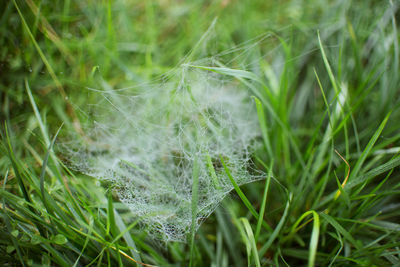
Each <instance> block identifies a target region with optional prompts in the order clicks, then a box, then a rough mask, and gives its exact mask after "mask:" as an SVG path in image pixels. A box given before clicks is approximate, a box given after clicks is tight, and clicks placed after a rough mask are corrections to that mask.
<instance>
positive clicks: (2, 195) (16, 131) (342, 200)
mask: <svg viewBox="0 0 400 267" xmlns="http://www.w3.org/2000/svg"><path fill="white" fill-rule="evenodd" d="M0 7H1V8H0V13H1V16H0V36H1V38H0V47H1V48H0V103H1V105H0V109H1V110H0V118H1V143H0V177H1V180H0V185H1V187H0V199H1V204H0V236H1V238H0V263H1V264H2V265H4V266H9V265H12V266H13V265H15V266H20V265H22V266H142V264H143V263H144V264H149V265H157V266H188V265H189V264H190V265H192V266H246V265H250V266H287V265H289V266H305V265H307V266H354V265H359V266H399V264H400V249H399V248H400V241H399V240H400V224H399V221H400V220H399V219H400V212H399V210H400V209H399V207H400V172H399V165H400V156H399V152H400V149H399V148H400V127H399V123H398V122H399V121H400V90H399V81H400V72H399V48H398V46H399V45H398V42H399V37H398V34H397V33H398V25H397V21H396V18H398V17H399V8H400V5H399V3H398V2H397V1H372V0H366V1H341V0H335V1H327V0H326V1H325V0H324V1H294V0H292V1H279V2H276V1H263V0H256V1H249V2H248V3H246V1H197V0H196V1H187V2H184V1H178V2H173V1H168V0H166V1H135V0H132V1H122V0H114V1H111V0H109V1H106V0H104V1H76V0H65V1H63V2H60V3H57V4H55V3H53V2H51V1H47V0H41V1H33V0H25V1H22V0H13V1H2V2H1V3H0ZM216 18H217V19H216ZM206 32H207V33H208V34H205V33H206ZM199 40H201V41H199ZM226 51H229V53H224V52H226ZM217 54H220V56H219V57H218V58H216V57H215V59H216V60H215V64H213V65H202V61H196V62H194V63H193V61H194V60H197V59H202V58H205V57H208V56H214V55H217ZM217 59H218V60H217ZM181 63H184V64H187V66H190V67H191V68H195V69H200V70H203V71H210V72H215V73H218V74H219V75H221V77H225V78H226V79H227V81H228V82H229V85H232V86H241V87H243V88H246V90H248V92H249V95H251V96H254V98H253V100H252V103H253V105H254V108H255V110H256V112H257V113H256V114H257V115H258V118H257V121H258V122H259V124H260V132H259V141H260V143H261V144H262V145H261V146H260V148H259V149H258V150H256V151H254V155H253V159H254V163H255V166H256V167H257V168H258V169H260V170H262V171H264V173H265V174H266V175H265V178H266V179H265V180H262V181H258V182H254V183H251V184H247V185H245V186H242V187H239V186H238V185H237V184H236V183H235V177H234V176H233V175H232V174H231V172H230V170H229V162H228V159H226V158H224V157H222V156H221V158H220V159H211V158H210V157H208V158H206V159H200V158H199V159H197V160H199V161H200V160H204V164H205V166H207V168H208V170H209V172H210V179H211V180H212V182H213V183H215V185H216V186H220V185H219V181H218V177H217V175H216V170H215V169H214V167H215V166H216V165H215V164H220V165H221V170H223V171H225V174H226V175H227V177H228V178H229V180H230V181H232V184H233V186H234V189H235V190H234V192H232V193H231V194H230V195H229V196H228V197H227V198H226V199H225V200H224V201H223V203H222V204H221V205H220V207H219V208H218V209H217V210H216V211H215V212H214V213H213V214H212V215H211V216H210V217H209V218H207V219H206V220H205V221H204V222H203V224H202V226H201V227H200V229H199V230H198V231H197V232H195V231H194V227H192V229H191V231H190V234H189V236H188V241H189V242H188V243H187V244H184V243H179V242H169V243H163V242H162V241H159V240H154V239H151V238H149V236H148V235H147V233H146V231H143V228H142V227H141V226H140V225H141V222H140V220H141V218H138V217H136V216H135V215H134V214H132V213H131V212H130V211H129V209H128V208H127V207H126V206H125V205H124V204H123V203H121V202H120V201H119V200H118V198H117V196H116V194H115V192H114V191H113V189H112V188H110V186H109V185H108V184H106V183H103V182H99V181H98V180H97V179H96V178H95V177H89V176H86V175H83V174H81V173H80V172H78V171H74V170H71V169H69V168H68V166H69V165H68V159H66V158H65V155H63V154H62V153H59V152H57V149H55V148H56V147H57V145H58V142H59V140H60V141H61V140H65V139H66V138H67V137H68V133H71V132H76V133H77V135H78V136H79V135H83V131H84V130H83V129H84V127H83V125H84V124H85V123H87V122H88V121H89V120H88V118H87V117H86V113H85V112H83V111H82V110H86V109H87V106H88V104H89V103H93V102H94V101H95V97H96V94H92V93H89V90H88V89H86V88H127V87H132V86H137V85H139V84H142V83H144V82H153V81H155V80H157V79H160V77H161V78H166V77H169V76H168V75H164V74H165V73H169V72H171V71H173V70H174V69H175V67H176V66H177V65H179V64H181ZM111 90H112V89H111ZM132 90H134V89H132ZM132 92H134V91H132ZM335 151H337V152H335ZM216 161H218V162H217V163H216ZM197 175H198V173H197V170H196V168H195V169H194V170H193V181H194V182H193V185H192V202H191V204H192V206H191V211H192V218H195V215H196V213H197V212H198V206H197V202H198V201H199V200H198V193H197V190H198V184H197V183H196V181H197V182H198V177H197ZM196 177H197V178H196ZM193 224H195V222H194V221H193V222H192V225H193Z"/></svg>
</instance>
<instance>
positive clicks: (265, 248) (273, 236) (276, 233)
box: [258, 194, 293, 257]
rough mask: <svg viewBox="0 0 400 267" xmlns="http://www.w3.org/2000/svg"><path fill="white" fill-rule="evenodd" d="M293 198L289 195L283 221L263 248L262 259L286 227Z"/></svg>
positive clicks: (280, 221)
mask: <svg viewBox="0 0 400 267" xmlns="http://www.w3.org/2000/svg"><path fill="white" fill-rule="evenodd" d="M292 197H293V196H292V194H290V195H289V199H288V201H287V202H286V207H285V210H284V211H283V214H282V217H281V219H280V220H279V223H278V225H277V226H276V227H275V229H274V231H273V232H272V233H271V235H270V236H269V238H268V240H267V242H266V243H265V244H264V245H263V246H262V247H261V249H260V250H259V252H258V255H259V256H260V257H262V256H263V255H264V254H265V253H266V252H267V251H268V249H269V248H270V246H271V245H272V243H273V242H274V241H275V239H276V238H277V237H278V235H279V233H280V231H281V229H282V227H283V225H284V223H285V221H286V217H287V215H288V212H289V207H290V204H291V201H292Z"/></svg>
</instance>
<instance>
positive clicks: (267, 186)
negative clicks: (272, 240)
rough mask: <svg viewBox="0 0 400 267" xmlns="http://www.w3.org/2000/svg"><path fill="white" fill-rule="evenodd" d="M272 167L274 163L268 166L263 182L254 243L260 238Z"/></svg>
mask: <svg viewBox="0 0 400 267" xmlns="http://www.w3.org/2000/svg"><path fill="white" fill-rule="evenodd" d="M273 165H274V163H273V161H272V162H271V164H270V166H269V171H268V176H267V179H266V181H265V188H264V194H263V199H262V202H261V207H260V213H259V217H258V220H257V227H256V234H255V240H256V243H257V241H258V238H259V236H260V231H261V225H262V221H263V220H264V213H265V206H266V205H267V196H268V190H269V185H270V183H271V177H272V167H273Z"/></svg>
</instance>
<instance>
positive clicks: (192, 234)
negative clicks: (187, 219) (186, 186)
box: [189, 159, 199, 266]
mask: <svg viewBox="0 0 400 267" xmlns="http://www.w3.org/2000/svg"><path fill="white" fill-rule="evenodd" d="M198 190H199V163H198V162H197V159H195V161H194V164H193V174H192V226H191V230H190V261H189V266H193V264H194V252H195V247H194V244H195V242H194V238H195V234H196V227H197V222H196V218H197V202H198V200H199V199H198V197H199V195H198Z"/></svg>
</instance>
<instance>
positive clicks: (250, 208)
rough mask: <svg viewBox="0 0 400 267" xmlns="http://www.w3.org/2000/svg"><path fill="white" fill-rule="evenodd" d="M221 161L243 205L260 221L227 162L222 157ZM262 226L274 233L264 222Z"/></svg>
mask: <svg viewBox="0 0 400 267" xmlns="http://www.w3.org/2000/svg"><path fill="white" fill-rule="evenodd" d="M220 160H221V163H222V166H223V167H224V170H225V173H226V175H227V176H228V178H229V180H230V181H231V183H232V185H233V188H234V189H235V191H236V193H237V194H238V195H239V197H240V199H241V200H242V201H243V204H244V205H245V206H246V207H247V209H248V210H249V211H250V212H251V214H252V215H253V216H254V217H255V218H256V219H257V220H258V218H259V215H258V213H257V211H256V210H255V209H254V207H253V205H251V203H250V201H249V200H248V199H247V197H246V195H245V194H244V193H243V191H242V189H240V187H239V185H238V184H237V183H236V181H235V179H234V178H233V177H232V174H231V172H230V171H229V169H228V167H227V166H226V164H225V161H224V159H223V157H222V156H220ZM262 225H263V226H264V227H265V228H266V229H267V230H268V231H272V229H271V227H270V226H269V225H268V224H267V223H265V222H264V221H263V223H262Z"/></svg>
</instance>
